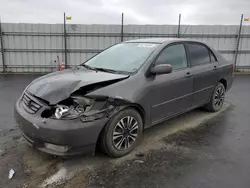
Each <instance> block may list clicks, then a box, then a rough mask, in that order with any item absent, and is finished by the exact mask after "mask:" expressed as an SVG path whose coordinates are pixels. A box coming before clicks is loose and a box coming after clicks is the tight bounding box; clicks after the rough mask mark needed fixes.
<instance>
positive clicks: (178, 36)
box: [177, 14, 181, 38]
mask: <svg viewBox="0 0 250 188" xmlns="http://www.w3.org/2000/svg"><path fill="white" fill-rule="evenodd" d="M180 33H181V14H179V21H178V31H177V38H180Z"/></svg>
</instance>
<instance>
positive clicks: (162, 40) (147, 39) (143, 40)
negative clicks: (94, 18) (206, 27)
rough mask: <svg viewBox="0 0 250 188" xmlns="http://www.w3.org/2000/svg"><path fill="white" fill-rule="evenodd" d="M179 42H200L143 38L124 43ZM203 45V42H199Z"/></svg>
mask: <svg viewBox="0 0 250 188" xmlns="http://www.w3.org/2000/svg"><path fill="white" fill-rule="evenodd" d="M181 41H189V42H200V41H196V40H190V39H180V38H143V39H135V40H129V41H126V43H134V42H135V43H137V42H138V43H140V42H141V43H159V44H163V43H172V42H181ZM200 43H203V42H200Z"/></svg>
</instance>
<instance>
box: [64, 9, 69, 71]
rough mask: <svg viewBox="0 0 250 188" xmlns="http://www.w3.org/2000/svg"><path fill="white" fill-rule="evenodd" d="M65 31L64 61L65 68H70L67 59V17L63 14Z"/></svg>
mask: <svg viewBox="0 0 250 188" xmlns="http://www.w3.org/2000/svg"><path fill="white" fill-rule="evenodd" d="M63 29H64V35H63V36H64V61H65V68H68V58H67V31H66V15H65V12H64V14H63Z"/></svg>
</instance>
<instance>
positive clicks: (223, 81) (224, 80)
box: [219, 78, 227, 90]
mask: <svg viewBox="0 0 250 188" xmlns="http://www.w3.org/2000/svg"><path fill="white" fill-rule="evenodd" d="M219 82H220V83H222V84H223V85H224V87H225V90H227V80H226V79H224V78H221V79H220V81H219Z"/></svg>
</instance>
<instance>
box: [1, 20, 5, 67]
mask: <svg viewBox="0 0 250 188" xmlns="http://www.w3.org/2000/svg"><path fill="white" fill-rule="evenodd" d="M0 49H1V54H2V62H3V72H5V68H6V67H5V61H4V46H3V32H2V22H1V19H0Z"/></svg>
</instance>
